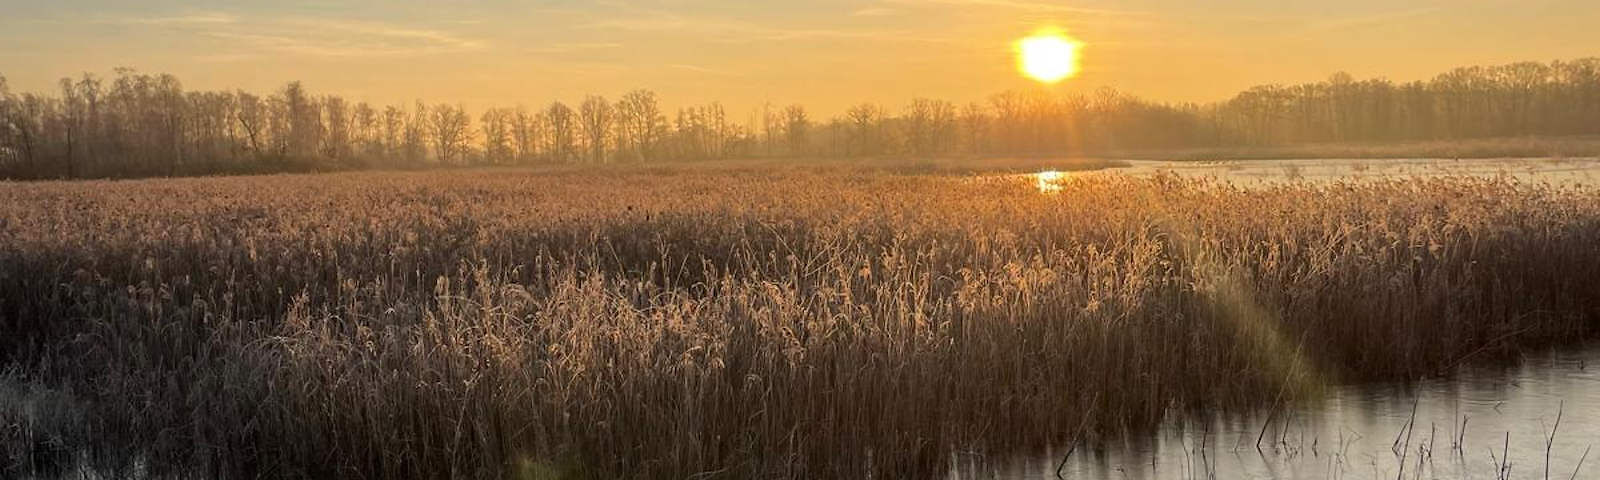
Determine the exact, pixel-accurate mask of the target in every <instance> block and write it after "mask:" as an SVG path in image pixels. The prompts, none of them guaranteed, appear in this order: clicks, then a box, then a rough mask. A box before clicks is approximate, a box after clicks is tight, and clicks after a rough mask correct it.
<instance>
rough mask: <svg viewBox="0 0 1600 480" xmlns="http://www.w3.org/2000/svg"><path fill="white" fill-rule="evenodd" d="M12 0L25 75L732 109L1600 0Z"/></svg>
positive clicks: (1487, 60)
mask: <svg viewBox="0 0 1600 480" xmlns="http://www.w3.org/2000/svg"><path fill="white" fill-rule="evenodd" d="M0 11H3V12H4V14H3V15H0V75H4V76H6V77H7V78H8V79H9V82H10V84H11V88H12V89H13V90H16V91H35V92H52V93H53V92H54V90H55V84H56V81H57V79H59V78H61V77H64V76H77V75H79V74H81V73H83V72H94V73H96V74H100V75H103V76H104V75H109V74H110V72H111V70H112V69H113V68H115V67H119V66H126V67H133V68H136V69H138V70H140V71H143V72H151V73H172V74H174V75H177V76H178V78H179V79H181V80H182V81H183V83H184V86H185V88H189V89H199V90H215V89H235V88H238V89H244V90H249V91H255V92H269V91H272V90H274V89H277V88H279V87H281V86H282V85H283V84H284V83H285V82H287V81H290V80H301V81H304V82H305V84H306V86H307V87H308V88H310V89H311V90H312V91H313V92H316V93H332V94H339V95H342V96H345V97H346V98H349V99H352V100H364V101H371V102H375V103H409V102H410V101H412V100H414V99H423V100H426V101H429V102H430V103H439V102H450V103H462V104H464V105H467V106H468V107H470V108H481V107H484V106H491V105H516V104H525V105H529V106H539V105H543V104H546V103H548V102H550V101H553V100H562V101H566V102H569V103H576V102H578V101H580V100H582V98H583V97H584V96H585V95H586V94H601V95H605V96H607V97H608V98H612V99H615V98H616V97H617V96H619V95H621V94H622V93H623V92H626V91H628V90H631V89H635V88H647V89H650V90H654V91H656V92H657V93H658V94H659V95H660V96H661V98H662V101H663V103H664V104H665V105H666V106H668V107H676V106H684V105H689V104H698V103H704V102H709V101H714V100H715V101H721V102H723V104H724V105H727V106H728V107H729V109H730V113H735V114H739V113H740V112H748V111H750V110H751V109H753V108H755V106H757V105H760V104H761V103H763V102H772V103H773V104H776V105H785V104H790V103H800V104H803V105H806V106H807V107H808V108H810V109H812V111H813V112H815V114H820V115H833V114H836V113H838V112H840V111H842V110H843V109H845V108H846V107H848V106H849V105H851V104H854V103H858V102H863V101H871V102H877V103H882V104H884V105H888V106H891V107H894V106H898V105H904V104H905V103H906V102H908V101H909V100H910V99H912V98H914V97H933V98H941V99H947V100H952V101H958V102H966V101H980V100H983V99H984V98H987V97H988V96H989V95H991V94H994V93H997V92H1000V91H1004V90H1009V89H1028V88H1052V89H1058V90H1063V91H1083V92H1087V91H1093V90H1095V89H1098V88H1101V87H1114V88H1116V89H1118V90H1121V91H1124V92H1127V93H1131V94H1135V95H1138V96H1141V97H1146V98H1150V99H1154V100H1160V101H1170V102H1190V101H1193V102H1208V101H1216V100H1223V99H1226V98H1228V97H1230V96H1232V95H1233V94H1234V93H1237V92H1238V91H1240V90H1242V89H1244V88H1248V87H1250V86H1253V85H1259V84H1269V83H1299V82H1308V81H1316V80H1321V79H1324V78H1327V77H1328V75H1330V74H1332V73H1334V72H1340V71H1344V72H1349V73H1350V74H1352V75H1354V76H1355V77H1357V78H1369V77H1380V76H1381V77H1388V78H1391V79H1394V80H1398V81H1408V80H1418V79H1426V78H1431V77H1432V76H1433V75H1435V74H1437V73H1441V72H1444V71H1446V70H1448V69H1450V68H1454V67H1457V66H1468V65H1493V64H1503V63H1510V62H1515V61H1523V60H1533V61H1541V62H1548V61H1551V60H1566V59H1574V58H1581V57H1589V56H1600V27H1597V25H1600V2H1596V1H1593V0H1581V1H1580V0H1523V1H1512V0H1456V1H1420V2H1393V1H1379V0H1346V1H1339V2H1309V1H1281V2H1280V1H1271V0H1227V1H1212V2H1192V1H1183V0H1125V1H1116V2H1113V1H1107V0H1092V1H1044V0H813V1H809V2H803V3H802V2H767V1H758V0H747V1H739V0H641V1H620V0H617V1H604V0H601V1H579V0H542V1H523V2H511V1H499V0H450V1H421V0H400V1H388V2H376V1H359V0H343V1H331V2H304V1H285V2H272V1H260V0H224V1H213V2H193V1H189V2H181V1H173V0H149V1H141V2H124V1H117V0H57V1H52V2H33V1H23V0H0ZM1044 27H1056V28H1060V29H1063V30H1065V31H1067V32H1068V33H1069V34H1071V35H1072V36H1073V37H1076V38H1077V39H1079V40H1080V41H1082V42H1083V43H1084V44H1085V47H1084V49H1083V50H1082V56H1083V60H1082V62H1083V71H1082V73H1081V74H1080V75H1079V76H1078V77H1076V78H1073V79H1070V80H1067V81H1065V82H1062V83H1061V84H1059V85H1055V86H1051V87H1043V86H1040V85H1038V84H1036V83H1035V82H1033V81H1031V80H1027V79H1026V78H1024V77H1022V76H1020V75H1019V74H1018V73H1017V71H1016V68H1015V62H1014V60H1013V58H1014V57H1013V52H1012V50H1011V45H1012V42H1014V41H1015V40H1017V39H1019V38H1021V37H1024V36H1027V35H1028V34H1029V33H1031V32H1033V31H1035V30H1038V29H1040V28H1044Z"/></svg>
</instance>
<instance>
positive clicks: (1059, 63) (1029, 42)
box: [1016, 30, 1083, 83]
mask: <svg viewBox="0 0 1600 480" xmlns="http://www.w3.org/2000/svg"><path fill="white" fill-rule="evenodd" d="M1082 47H1083V44H1082V43H1080V42H1078V41H1077V40H1073V39H1072V38H1071V37H1068V36H1066V34H1064V33H1062V32H1060V31H1058V30H1041V31H1039V32H1037V33H1035V34H1034V35H1033V36H1030V37H1028V38H1024V39H1022V40H1018V41H1017V45H1016V49H1017V68H1019V69H1020V70H1022V74H1023V75H1027V76H1028V78H1032V79H1034V80H1038V81H1040V82H1044V83H1056V82H1059V81H1061V80H1064V79H1067V78H1072V77H1073V76H1075V75H1077V74H1078V49H1080V48H1082Z"/></svg>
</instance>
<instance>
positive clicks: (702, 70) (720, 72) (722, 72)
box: [667, 63, 739, 77]
mask: <svg viewBox="0 0 1600 480" xmlns="http://www.w3.org/2000/svg"><path fill="white" fill-rule="evenodd" d="M667 68H673V69H678V70H684V71H688V72H694V73H700V74H707V75H720V76H725V77H734V76H739V74H737V73H733V72H729V71H726V70H717V69H714V68H708V67H702V66H699V65H690V64H687V63H674V64H670V65H667Z"/></svg>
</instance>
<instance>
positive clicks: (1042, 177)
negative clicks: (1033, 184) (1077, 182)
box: [1033, 170, 1067, 193]
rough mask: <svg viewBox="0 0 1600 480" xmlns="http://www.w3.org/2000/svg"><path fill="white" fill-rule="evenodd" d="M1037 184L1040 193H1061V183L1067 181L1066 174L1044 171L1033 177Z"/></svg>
mask: <svg viewBox="0 0 1600 480" xmlns="http://www.w3.org/2000/svg"><path fill="white" fill-rule="evenodd" d="M1033 178H1034V179H1035V181H1037V182H1038V188H1039V192H1040V193H1056V192H1060V191H1061V182H1062V181H1064V180H1066V179H1067V174H1066V173H1063V172H1058V171H1055V170H1045V171H1043V172H1039V173H1036V174H1034V175H1033Z"/></svg>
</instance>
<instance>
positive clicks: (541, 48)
mask: <svg viewBox="0 0 1600 480" xmlns="http://www.w3.org/2000/svg"><path fill="white" fill-rule="evenodd" d="M613 48H622V44H621V43H617V42H572V43H552V44H548V45H536V46H531V47H526V48H523V49H522V50H523V51H526V52H531V53H572V52H587V51H593V50H609V49H613Z"/></svg>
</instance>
